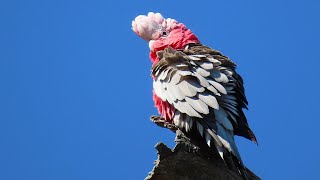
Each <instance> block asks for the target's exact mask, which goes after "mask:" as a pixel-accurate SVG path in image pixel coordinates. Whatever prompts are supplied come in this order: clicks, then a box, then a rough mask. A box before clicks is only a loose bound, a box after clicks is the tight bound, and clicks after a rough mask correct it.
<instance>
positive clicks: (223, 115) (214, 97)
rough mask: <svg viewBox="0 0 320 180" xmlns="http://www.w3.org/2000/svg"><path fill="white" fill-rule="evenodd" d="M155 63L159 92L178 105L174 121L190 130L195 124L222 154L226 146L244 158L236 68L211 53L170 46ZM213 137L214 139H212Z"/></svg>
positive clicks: (158, 94)
mask: <svg viewBox="0 0 320 180" xmlns="http://www.w3.org/2000/svg"><path fill="white" fill-rule="evenodd" d="M158 56H159V59H160V61H159V62H157V63H156V64H154V66H153V67H152V75H153V76H154V82H153V88H154V91H155V93H156V95H157V96H158V97H159V98H161V99H162V100H163V101H167V102H169V103H170V104H171V105H172V106H173V107H174V108H175V115H174V117H173V120H174V123H175V124H176V125H177V126H178V127H179V128H183V129H185V130H186V131H187V132H188V131H190V129H191V128H193V127H195V128H197V129H198V131H199V133H200V134H201V136H203V138H205V139H206V141H207V143H208V145H209V146H210V144H214V145H215V146H216V148H217V149H218V151H219V152H220V155H221V156H223V155H222V153H223V151H224V149H227V150H228V151H229V152H231V153H233V154H234V155H235V156H237V157H238V159H239V160H240V161H241V158H240V155H239V153H238V150H237V147H236V145H235V142H234V127H237V123H238V119H239V117H240V116H241V115H242V114H241V113H240V112H239V109H238V104H239V100H238V99H237V97H236V94H235V93H236V88H237V82H236V79H235V78H234V77H233V76H234V73H235V72H234V71H233V70H232V68H228V67H224V66H222V63H223V62H222V61H220V60H218V59H215V58H214V57H213V56H212V55H210V54H190V53H189V54H186V53H184V52H181V51H175V50H173V49H172V48H166V49H165V50H164V51H160V52H158ZM212 140H213V141H212Z"/></svg>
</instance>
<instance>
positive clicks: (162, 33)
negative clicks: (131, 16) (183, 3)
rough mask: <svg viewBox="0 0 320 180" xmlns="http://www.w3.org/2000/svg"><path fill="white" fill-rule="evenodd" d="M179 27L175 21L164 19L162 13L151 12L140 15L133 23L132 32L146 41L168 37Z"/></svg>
mask: <svg viewBox="0 0 320 180" xmlns="http://www.w3.org/2000/svg"><path fill="white" fill-rule="evenodd" d="M177 25H178V22H177V21H176V20H174V19H171V18H168V19H164V18H163V16H162V15H161V14H160V13H153V12H149V13H148V15H147V16H145V15H139V16H137V17H136V18H135V20H134V21H132V30H133V31H134V32H135V33H136V34H138V35H139V36H140V37H141V38H143V39H144V40H146V41H150V40H158V39H159V38H161V37H166V36H168V34H169V33H170V31H171V30H172V29H174V28H175V27H176V26H177Z"/></svg>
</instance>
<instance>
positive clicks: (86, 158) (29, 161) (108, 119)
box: [0, 0, 320, 180]
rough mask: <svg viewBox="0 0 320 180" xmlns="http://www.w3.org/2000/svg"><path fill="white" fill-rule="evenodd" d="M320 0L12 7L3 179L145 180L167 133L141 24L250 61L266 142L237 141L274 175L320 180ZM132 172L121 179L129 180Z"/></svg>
mask: <svg viewBox="0 0 320 180" xmlns="http://www.w3.org/2000/svg"><path fill="white" fill-rule="evenodd" d="M319 8H320V6H319V2H317V1H309V0H305V1H296V0H290V1H289V0H286V1H281V2H280V1H278V0H268V1H264V2H260V1H250V0H244V1H239V0H231V1H212V0H210V1H190V2H189V3H188V2H187V1H147V0H141V1H124V0H117V1H105V0H100V1H95V0H90V1H89V0H88V1H81V0H80V1H75V0H74V1H71V0H70V1H66V0H54V1H53V0H52V1H44V0H39V1H35V0H28V1H15V0H10V1H9V0H8V1H1V2H0V83H1V88H0V179H1V180H107V179H143V178H144V177H145V176H146V175H147V173H148V172H149V171H150V170H151V168H152V166H153V161H154V160H155V159H156V151H155V149H154V145H155V144H156V143H157V142H158V141H163V142H165V143H166V144H168V145H169V146H171V147H172V146H173V145H174V143H173V139H174V135H173V133H171V132H168V131H167V130H165V129H160V128H158V127H156V126H155V125H154V124H153V123H151V122H150V121H149V116H150V115H154V114H157V111H156V109H154V107H153V102H152V92H151V88H152V85H151V83H152V82H151V79H150V67H151V64H150V61H149V59H148V45H147V43H145V42H144V41H143V40H141V39H140V38H138V37H137V36H136V35H135V34H134V33H133V32H132V31H131V21H132V19H133V18H134V17H135V16H137V15H139V14H146V13H147V12H149V11H155V12H161V13H162V14H164V16H166V17H172V18H175V19H177V20H178V21H180V22H183V23H185V24H186V25H187V26H188V27H189V28H191V29H192V30H193V31H194V32H195V33H196V34H197V35H198V37H199V38H200V40H201V41H202V42H203V44H206V45H209V46H211V47H213V48H215V49H218V50H220V51H221V52H223V53H224V54H225V55H227V56H229V57H230V58H231V59H232V60H233V61H235V62H236V63H237V64H238V71H239V73H240V74H242V76H243V78H244V80H245V87H246V90H247V91H246V93H247V97H248V100H249V109H250V110H249V111H246V114H247V117H248V119H249V123H250V124H251V127H252V129H253V130H254V131H255V133H256V135H257V138H258V140H259V142H260V145H259V146H256V145H255V144H253V143H251V142H249V141H247V140H244V139H241V138H237V142H238V146H239V148H240V152H241V154H242V158H243V160H244V162H245V164H246V165H247V166H248V167H249V168H250V169H252V170H253V171H254V172H255V173H256V174H257V175H259V176H260V177H262V179H290V180H300V179H320V175H319V162H320V156H319V149H320V141H319V139H318V137H319V134H318V132H319V126H320V119H319V116H318V113H319V107H320V105H319V100H320V97H319V92H320V88H319V87H320V86H319V66H320V61H319V52H320V48H319V41H320V35H319V32H320V24H319V17H320V13H319ZM120 177H121V178H120Z"/></svg>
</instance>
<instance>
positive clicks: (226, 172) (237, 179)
mask: <svg viewBox="0 0 320 180" xmlns="http://www.w3.org/2000/svg"><path fill="white" fill-rule="evenodd" d="M151 121H153V122H154V123H156V124H157V125H158V126H160V127H163V128H167V129H170V130H171V131H174V132H176V134H177V137H176V146H175V147H174V148H173V149H170V148H168V147H167V146H166V145H165V144H163V143H162V142H159V143H157V145H156V146H155V148H156V149H157V151H158V152H157V154H158V159H157V160H156V161H155V166H154V167H153V169H152V171H151V172H149V174H148V176H147V177H146V178H145V180H243V177H242V176H241V175H240V174H239V173H238V172H235V171H233V170H231V169H230V168H229V167H228V166H227V165H226V164H225V163H224V161H223V160H222V159H221V157H220V155H219V153H218V152H212V150H211V151H209V147H208V146H207V145H206V144H198V143H194V142H192V140H190V139H189V138H187V137H186V136H185V135H184V134H183V132H182V131H180V130H179V129H177V128H176V127H175V126H174V125H172V124H169V123H166V122H165V121H164V120H162V119H161V118H160V117H158V116H152V117H151ZM246 171H247V176H248V179H249V180H260V178H259V177H258V176H256V175H255V174H254V173H253V172H251V171H250V170H249V169H246Z"/></svg>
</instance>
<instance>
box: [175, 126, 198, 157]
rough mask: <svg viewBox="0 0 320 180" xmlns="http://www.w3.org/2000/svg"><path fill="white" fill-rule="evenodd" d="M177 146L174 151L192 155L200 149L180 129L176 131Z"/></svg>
mask: <svg viewBox="0 0 320 180" xmlns="http://www.w3.org/2000/svg"><path fill="white" fill-rule="evenodd" d="M175 142H176V146H175V147H174V151H177V150H178V149H179V150H182V149H183V150H184V151H186V152H190V153H197V152H198V151H199V150H200V148H199V147H198V146H196V145H194V144H192V143H191V140H190V138H188V137H187V136H186V135H185V134H184V133H183V132H182V131H181V130H180V129H178V130H177V131H176V138H175Z"/></svg>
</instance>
